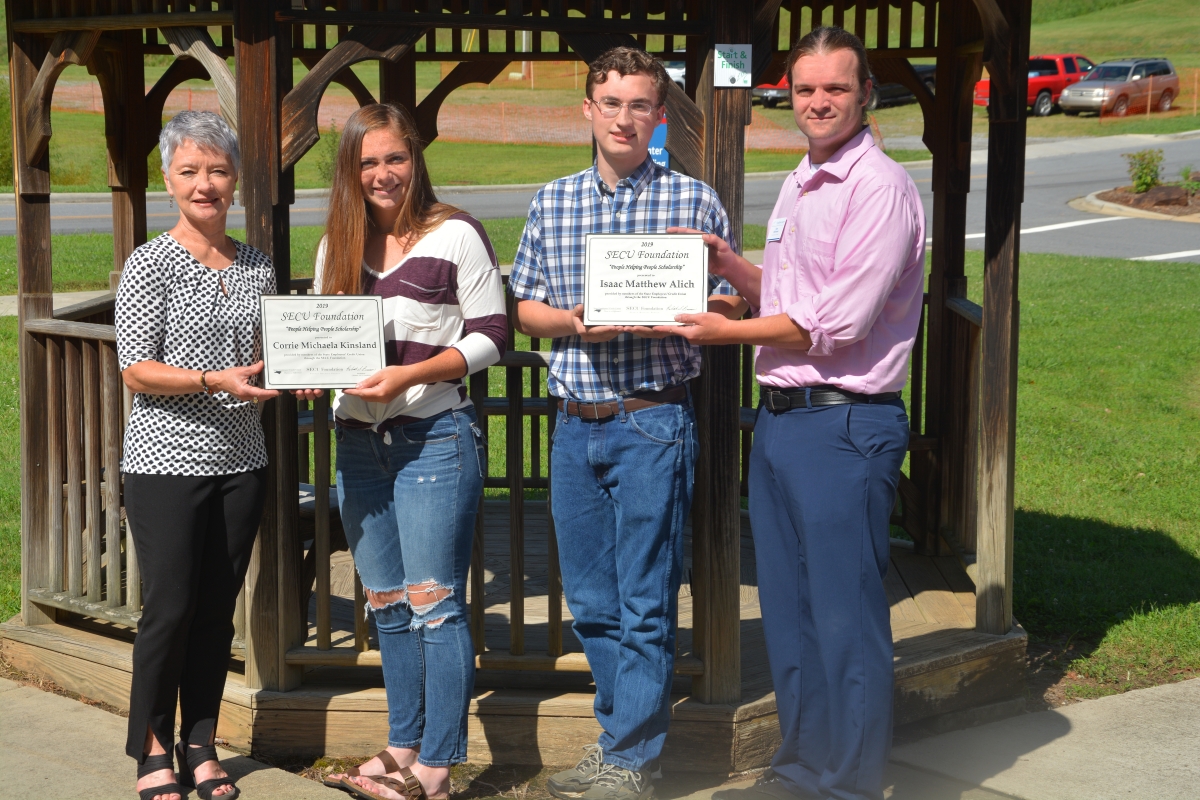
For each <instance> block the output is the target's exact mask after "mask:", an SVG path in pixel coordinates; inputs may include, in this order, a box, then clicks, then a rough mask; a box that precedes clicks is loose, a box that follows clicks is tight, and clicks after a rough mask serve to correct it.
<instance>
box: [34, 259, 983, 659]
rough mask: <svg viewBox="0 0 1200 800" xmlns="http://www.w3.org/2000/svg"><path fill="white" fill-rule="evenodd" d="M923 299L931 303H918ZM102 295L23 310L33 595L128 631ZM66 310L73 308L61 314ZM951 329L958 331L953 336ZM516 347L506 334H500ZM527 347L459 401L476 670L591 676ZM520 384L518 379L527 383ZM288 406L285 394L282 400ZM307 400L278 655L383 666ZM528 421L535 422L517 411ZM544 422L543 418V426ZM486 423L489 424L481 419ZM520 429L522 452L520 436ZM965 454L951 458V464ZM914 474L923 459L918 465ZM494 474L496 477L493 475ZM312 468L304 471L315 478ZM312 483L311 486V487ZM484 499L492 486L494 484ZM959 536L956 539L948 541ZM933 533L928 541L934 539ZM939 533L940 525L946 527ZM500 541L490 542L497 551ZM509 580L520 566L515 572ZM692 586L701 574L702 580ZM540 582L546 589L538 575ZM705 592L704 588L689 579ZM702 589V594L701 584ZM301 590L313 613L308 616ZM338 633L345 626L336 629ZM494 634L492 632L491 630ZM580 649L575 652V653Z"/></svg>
mask: <svg viewBox="0 0 1200 800" xmlns="http://www.w3.org/2000/svg"><path fill="white" fill-rule="evenodd" d="M308 284H309V282H308V281H295V282H294V286H293V290H294V291H301V292H305V291H307V290H308V288H309V287H308ZM926 302H928V297H926ZM947 307H948V309H949V310H950V311H951V312H953V313H951V314H949V315H947V318H948V320H949V325H950V326H952V327H953V328H954V330H953V335H954V337H955V338H956V339H958V340H961V346H960V347H958V348H957V349H956V350H955V351H954V353H953V357H952V359H951V360H952V361H953V363H952V364H951V365H950V366H951V369H950V371H949V373H948V374H949V375H950V378H951V380H952V382H953V383H954V384H955V386H956V388H955V391H956V392H959V393H960V394H961V395H962V398H963V399H962V402H960V403H957V404H956V405H955V407H954V408H952V409H949V416H948V420H949V422H950V425H951V427H952V428H953V429H954V430H955V431H957V433H952V434H951V435H957V436H963V437H966V438H967V442H966V445H965V449H964V451H963V452H965V453H967V454H974V453H976V450H977V442H978V426H979V415H978V409H979V393H978V383H979V330H980V321H981V319H982V312H981V310H980V309H979V306H977V305H975V304H973V303H970V302H969V301H967V300H965V299H963V298H953V299H951V300H950V301H948V302H947ZM111 309H112V296H111V295H109V296H106V297H103V298H99V299H98V300H95V301H90V302H89V303H85V304H80V305H79V306H75V307H72V308H70V309H64V310H63V311H61V312H59V315H58V316H59V317H60V318H56V319H43V320H31V321H29V322H27V323H26V325H25V330H26V332H27V333H30V334H33V335H36V336H38V337H42V338H43V339H44V342H45V353H46V363H45V369H46V380H47V398H46V402H47V405H48V407H49V408H50V409H51V410H52V411H51V413H50V415H49V424H48V426H47V430H46V436H47V439H48V444H49V447H48V451H49V453H50V457H49V459H48V460H47V463H46V465H45V469H46V471H47V479H48V484H49V485H50V486H52V487H54V486H60V487H62V488H61V490H60V492H58V493H55V492H51V495H52V496H51V497H50V498H49V500H48V502H49V510H48V512H49V513H48V520H49V530H48V531H47V539H48V547H47V549H46V552H47V554H48V558H49V565H48V566H49V568H48V573H47V574H48V575H49V582H48V585H46V586H41V587H32V588H30V589H29V590H28V596H29V599H30V600H31V601H32V602H35V603H37V604H39V605H42V606H47V607H51V608H56V609H61V610H64V611H68V612H72V613H76V614H81V615H84V616H87V617H94V618H98V619H102V620H107V621H109V622H116V623H120V624H121V625H124V626H128V627H130V628H136V627H137V622H138V619H139V617H140V615H141V591H140V581H139V572H138V563H137V555H136V552H135V548H134V545H133V541H132V538H131V537H130V536H129V533H128V528H127V526H126V525H125V521H124V510H123V508H122V506H121V493H120V484H119V481H110V480H109V476H114V475H119V470H120V455H121V444H122V437H123V433H124V425H125V420H126V418H127V415H128V407H129V403H130V400H131V396H130V395H129V393H128V392H127V390H126V389H125V387H124V386H123V385H122V383H121V379H120V372H119V369H118V363H117V356H116V334H115V329H114V328H113V327H112V325H111V324H102V322H81V321H77V320H79V319H89V320H98V321H103V322H108V321H110V320H111V313H112V311H111ZM61 317H74V318H75V319H64V318H61ZM960 328H961V330H959V329H960ZM924 334H925V314H924V311H923V313H922V317H921V323H920V327H919V331H918V340H917V345H916V348H915V350H914V356H913V361H912V375H911V382H910V390H909V410H910V415H911V418H912V419H913V423H912V425H913V436H912V442H911V445H910V450H912V455H913V457H914V458H913V462H914V463H913V465H910V470H909V474H908V475H905V476H903V477H902V480H901V491H900V502H899V503H898V507H897V513H896V514H895V515H894V517H893V522H894V523H895V524H899V525H903V526H905V527H906V528H907V529H909V530H910V531H912V532H913V533H914V537H913V538H914V539H915V540H917V542H918V546H919V547H920V546H921V542H922V538H921V537H927V538H926V539H925V545H926V549H928V546H929V541H930V540H934V541H936V539H937V536H936V533H934V532H930V531H928V530H926V525H927V522H926V518H927V516H928V512H929V509H926V508H924V506H923V505H922V504H923V503H924V497H925V495H926V490H927V487H922V486H920V485H919V484H920V480H919V476H917V480H914V479H913V477H912V476H913V475H914V474H915V473H914V467H916V466H917V464H916V462H917V460H918V459H919V458H925V457H927V456H928V455H930V454H929V453H928V451H931V450H940V448H938V442H937V440H935V439H933V438H931V437H928V436H924V435H922V433H921V431H920V418H921V409H922V406H923V402H924V397H923V395H924V372H923V371H924V364H925V357H926V354H925V335H924ZM510 341H514V340H513V339H512V338H510ZM522 342H524V343H527V346H528V347H529V349H518V350H509V351H508V352H506V353H505V354H504V356H503V357H502V359H501V361H500V362H499V363H498V364H497V365H496V366H494V367H492V368H491V369H490V370H484V371H480V372H478V373H476V374H474V375H471V376H470V377H469V378H468V379H467V382H468V387H469V388H468V391H469V396H470V398H471V399H472V401H473V402H474V404H475V407H476V408H477V409H480V410H481V413H480V416H481V418H482V419H484V420H489V421H490V420H493V419H499V420H503V425H502V433H501V434H500V435H502V436H503V437H504V459H503V465H504V467H503V470H499V469H495V468H491V469H489V474H488V476H487V477H486V478H485V488H486V489H490V490H496V489H507V498H503V497H493V498H491V499H485V500H482V501H481V504H480V513H479V516H478V518H477V522H476V529H475V542H474V550H473V555H472V563H471V572H470V577H469V586H470V591H469V595H470V626H471V631H472V635H473V638H474V641H475V645H476V652H477V654H478V655H477V664H478V666H479V668H480V669H484V670H541V671H558V672H587V671H588V669H589V667H588V663H587V659H586V657H585V656H584V654H583V653H582V652H579V649H580V648H578V647H574V648H564V642H563V624H562V621H563V595H562V582H561V575H560V574H559V570H558V552H557V545H556V539H555V536H554V521H553V517H552V515H550V514H549V513H548V512H549V509H548V505H549V500H548V498H549V494H550V492H552V491H553V488H552V486H551V481H550V463H549V447H548V446H547V447H546V450H545V453H543V445H544V443H548V442H549V437H550V436H552V434H553V426H554V415H553V414H551V413H549V412H550V411H551V408H552V407H551V405H550V403H549V400H548V398H547V393H546V387H545V384H544V381H545V379H546V373H547V368H548V357H549V353H548V352H545V351H543V350H542V347H543V346H545V345H546V344H547V343H545V342H543V341H540V340H538V339H532V340H528V339H524V338H522ZM741 355H742V358H743V361H742V369H741V370H740V374H741V386H740V387H739V393H740V400H741V403H742V405H743V408H742V413H741V415H740V420H739V422H740V425H739V427H740V428H741V436H742V447H741V453H742V459H743V465H742V466H743V470H742V473H741V474H742V476H743V493H744V488H745V461H746V457H747V456H748V453H749V448H750V446H751V441H752V427H753V419H754V409H753V408H752V405H753V400H754V395H755V392H754V387H753V380H754V377H753V373H752V370H750V369H748V365H749V363H750V359H751V358H752V357H753V353H752V351H751V350H750V349H749V348H745V349H743V350H742V351H741ZM489 384H492V385H494V386H500V385H502V386H503V387H504V394H503V395H501V396H495V395H494V394H493V389H492V385H489ZM526 387H528V388H526ZM970 387H974V390H973V392H972V391H970ZM284 402H294V401H292V400H290V398H289V399H286V400H284ZM312 405H313V407H312V408H307V407H306V406H307V404H306V403H303V402H301V409H300V412H299V415H298V422H299V425H298V428H297V435H298V436H299V447H298V454H299V460H300V464H299V470H298V474H299V475H300V476H301V478H300V479H301V481H302V484H301V486H300V487H299V489H300V491H299V492H298V494H297V503H298V504H299V519H300V525H301V529H300V536H299V540H300V541H301V542H302V547H303V549H304V559H305V561H304V564H305V570H304V572H303V573H302V576H301V581H300V596H299V597H297V598H296V602H297V605H298V606H299V614H300V619H301V620H303V621H305V622H304V625H305V627H306V629H307V628H308V627H309V626H310V625H311V628H312V630H313V631H314V632H315V636H314V637H312V638H310V639H309V641H308V642H306V643H304V644H300V645H298V646H292V647H290V648H287V649H286V652H285V653H284V654H283V656H284V661H285V663H286V664H288V665H291V666H296V667H304V666H322V665H323V666H343V667H345V666H377V665H378V664H379V663H380V656H379V652H378V650H377V649H376V648H374V647H373V646H372V641H371V636H370V629H369V622H368V619H367V616H366V613H365V598H364V593H363V590H362V586H361V584H360V583H359V582H358V579H357V574H355V576H354V599H353V608H354V619H353V625H352V628H353V630H352V643H346V642H338V643H336V644H335V642H334V632H335V627H334V625H335V621H334V618H333V617H334V615H333V613H332V607H333V603H334V594H333V587H332V586H331V573H332V568H333V560H332V559H333V554H334V553H335V552H336V551H338V550H342V549H345V548H346V544H345V537H344V534H343V533H342V531H341V524H340V516H339V515H338V513H337V500H336V493H335V492H333V491H332V486H333V471H332V467H333V463H332V462H333V454H332V445H331V436H330V433H331V427H332V415H331V413H330V398H329V396H328V395H325V396H322V397H319V398H318V399H317V400H315V401H314V402H313V404H312ZM526 418H528V419H529V421H530V425H529V428H528V429H526V427H525V420H526ZM543 418H546V423H545V426H544V427H543V423H542V420H543ZM487 427H492V426H487V425H485V429H486V428H487ZM527 439H528V445H529V448H528V457H527V456H526V452H527V451H526V444H527V442H526V440H527ZM959 461H961V463H959ZM959 461H956V462H955V463H953V464H947V465H946V467H947V469H945V470H944V471H943V475H944V484H945V485H944V486H943V487H942V501H943V503H945V504H946V505H945V508H948V509H950V511H951V512H952V517H951V519H952V521H953V522H955V523H956V524H954V525H953V526H952V527H953V529H954V531H950V532H949V533H950V535H949V536H948V537H947V538H948V540H949V541H951V542H952V544H953V545H954V546H955V548H956V549H957V550H958V551H959V555H960V556H962V557H964V559H965V560H967V561H968V562H971V561H973V552H974V549H975V547H974V545H975V542H974V535H973V534H974V525H975V516H976V511H975V509H976V501H975V495H976V492H975V491H974V483H975V481H976V474H977V464H976V461H977V459H976V458H973V457H971V456H970V455H968V456H965V457H962V458H960V459H959ZM917 471H918V472H919V469H918V470H917ZM497 473H498V474H497ZM310 475H311V478H310V477H309V476H310ZM309 480H311V481H312V483H311V484H309V483H307V482H308V481H309ZM530 489H532V490H545V492H546V496H547V500H546V501H541V500H537V501H530V502H535V503H539V504H540V503H542V502H545V503H546V505H547V508H546V510H545V511H544V512H542V511H541V510H540V509H539V510H538V511H539V513H544V514H545V520H546V529H545V533H544V534H542V533H541V532H540V531H539V532H538V534H537V535H545V536H546V542H545V548H546V566H545V574H544V575H542V574H537V575H533V574H529V571H528V563H527V559H526V545H527V543H528V542H530V541H532V540H530V539H529V536H530V535H531V534H530V533H529V531H527V526H526V522H527V519H528V518H529V515H528V512H529V510H530V509H529V507H528V506H529V503H528V502H527V500H526V490H530ZM489 494H495V492H490V493H489ZM495 503H504V504H506V506H507V509H506V510H507V522H508V524H507V549H508V565H507V569H508V571H509V575H508V579H509V581H508V582H509V587H508V597H507V600H506V601H505V602H506V603H507V615H508V629H509V630H508V637H507V639H508V641H507V643H506V644H507V646H506V647H505V646H497V647H492V648H489V647H488V645H487V641H486V639H487V637H486V636H485V630H484V621H485V610H486V605H485V568H484V549H485V542H484V539H485V526H486V524H487V520H486V517H487V511H486V510H485V508H486V507H487V506H488V505H489V504H491V513H492V518H493V519H495V518H496V512H497V507H496V505H495ZM955 531H957V535H955ZM931 533H934V535H933V536H930V534H931ZM942 533H946V531H943V532H942ZM494 545H495V543H494V541H493V547H494ZM514 576H521V577H520V578H516V577H514ZM693 579H694V580H700V581H703V576H702V575H700V574H697V575H694V576H693ZM528 582H532V583H534V584H537V585H539V592H540V586H544V587H545V594H546V622H547V623H548V631H547V636H546V639H545V647H544V649H543V648H542V647H541V646H539V647H537V648H536V649H531V648H530V646H529V644H528V643H527V641H526V636H525V628H526V618H527V613H526V608H525V606H526V602H525V601H526V592H525V586H526V583H528ZM543 582H544V583H543ZM697 588H698V589H700V588H701V587H697ZM701 590H702V589H701ZM310 598H313V600H312V602H313V605H314V607H315V613H314V614H312V618H311V620H310V614H309V604H310ZM237 616H238V619H237V620H235V628H236V630H237V637H238V639H237V641H236V642H235V651H244V643H243V641H242V636H243V631H244V629H245V624H244V619H242V617H243V616H244V602H240V603H239V607H238V611H237ZM342 632H343V634H345V633H346V631H344V630H343V631H342ZM492 633H493V641H495V631H494V630H493V632H492ZM571 650H574V652H571ZM704 669H705V665H704V663H703V656H702V653H699V654H698V653H687V652H685V653H682V654H681V657H680V658H678V659H677V661H676V673H677V674H681V675H691V676H699V675H702V674H703V673H704Z"/></svg>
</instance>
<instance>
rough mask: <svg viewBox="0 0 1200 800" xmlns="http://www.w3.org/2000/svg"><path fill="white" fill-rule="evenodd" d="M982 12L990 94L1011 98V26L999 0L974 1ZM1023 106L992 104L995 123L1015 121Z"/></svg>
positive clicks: (984, 57)
mask: <svg viewBox="0 0 1200 800" xmlns="http://www.w3.org/2000/svg"><path fill="white" fill-rule="evenodd" d="M974 1H975V7H976V8H977V9H978V11H979V19H980V21H981V22H982V23H983V60H984V62H986V63H987V65H988V74H989V76H990V77H991V81H992V92H991V95H992V97H993V98H995V97H1001V98H1003V97H1008V96H1009V94H1010V92H1009V89H1010V87H1009V85H1008V81H1009V74H1010V72H1011V69H1010V66H1011V65H1010V64H1009V58H1010V56H1011V53H1012V46H1011V43H1010V41H1009V40H1010V39H1011V38H1012V27H1011V26H1010V25H1009V24H1008V19H1007V18H1006V17H1005V16H1004V12H1003V11H1001V10H1000V6H998V5H997V4H996V0H974ZM1019 110H1020V109H1016V108H1008V107H1005V104H1004V103H992V104H991V105H990V106H989V113H990V114H991V115H992V119H993V120H995V121H996V122H1006V121H1015V120H1016V119H1017V115H1018V111H1019Z"/></svg>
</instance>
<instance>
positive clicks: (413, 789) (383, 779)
mask: <svg viewBox="0 0 1200 800" xmlns="http://www.w3.org/2000/svg"><path fill="white" fill-rule="evenodd" d="M394 771H395V772H399V773H400V777H402V778H403V779H404V780H403V781H398V780H396V779H395V778H389V777H387V776H386V775H381V776H378V777H376V776H374V775H363V776H362V777H364V778H367V779H369V780H371V781H374V782H375V783H378V784H379V785H380V786H386V787H387V788H389V789H391V790H392V791H393V792H395V793H396V794H398V795H400V796H401V797H404V798H407V800H429V798H428V797H427V796H426V795H425V788H424V787H423V786H421V782H420V781H419V780H417V776H416V775H413V773H412V770H411V769H409V768H408V767H400V768H399V769H397V770H394ZM341 786H342V788H343V789H345V790H346V791H348V792H350V794H352V795H354V796H355V797H359V798H362V800H388V799H387V798H385V797H382V796H380V795H377V794H375V793H374V792H370V791H367V790H366V789H364V788H362V787H361V786H359V785H358V784H356V783H353V782H351V781H350V780H348V779H345V778H343V779H342V784H341Z"/></svg>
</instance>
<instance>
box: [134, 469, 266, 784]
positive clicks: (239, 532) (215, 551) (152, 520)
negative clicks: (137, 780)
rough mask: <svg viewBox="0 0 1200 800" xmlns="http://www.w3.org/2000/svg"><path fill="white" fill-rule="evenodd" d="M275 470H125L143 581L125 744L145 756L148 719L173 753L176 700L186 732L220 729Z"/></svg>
mask: <svg viewBox="0 0 1200 800" xmlns="http://www.w3.org/2000/svg"><path fill="white" fill-rule="evenodd" d="M266 473H267V470H266V468H265V467H264V468H262V469H258V470H254V471H253V472H240V473H236V474H233V475H214V476H204V477H192V476H187V475H138V474H133V473H129V474H126V475H125V476H124V477H125V511H126V514H127V515H128V518H129V529H130V531H131V532H132V534H133V541H134V545H135V546H136V548H137V557H138V563H139V565H140V566H141V572H142V587H143V602H142V618H141V621H140V622H139V623H138V632H137V638H136V639H135V640H134V643H133V686H132V688H131V690H130V697H129V737H128V739H127V740H126V743H125V752H126V753H128V754H129V755H130V756H132V757H133V758H136V759H137V760H138V763H139V764H140V763H142V761H143V759H144V758H145V755H144V754H145V751H146V747H145V745H146V727H147V726H149V727H150V730H151V731H152V732H153V733H154V736H155V738H156V739H158V741H159V743H160V744H162V745H163V747H165V748H166V749H167V752H170V751H171V747H172V746H173V745H174V742H175V701H176V698H178V700H179V709H180V713H181V714H182V717H183V719H182V720H181V721H180V739H181V740H183V741H185V742H187V743H189V744H200V745H203V744H208V743H209V741H210V740H211V739H212V737H213V734H214V732H215V730H216V726H217V715H218V713H219V712H220V710H221V694H222V691H223V690H224V687H225V673H226V671H227V670H228V668H229V645H230V643H231V642H232V641H233V609H234V605H235V604H236V602H237V595H238V591H239V590H240V589H241V586H242V580H243V579H244V578H245V577H246V567H247V566H248V565H249V562H250V551H251V549H252V548H253V546H254V537H255V534H256V533H257V532H258V523H259V519H260V518H261V516H262V509H263V498H264V496H265V493H266Z"/></svg>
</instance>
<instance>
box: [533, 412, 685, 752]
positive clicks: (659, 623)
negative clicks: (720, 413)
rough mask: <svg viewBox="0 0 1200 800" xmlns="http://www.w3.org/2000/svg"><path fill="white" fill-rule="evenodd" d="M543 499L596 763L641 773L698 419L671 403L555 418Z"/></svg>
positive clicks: (662, 676) (669, 657) (654, 738)
mask: <svg viewBox="0 0 1200 800" xmlns="http://www.w3.org/2000/svg"><path fill="white" fill-rule="evenodd" d="M553 447H554V450H553V459H552V461H551V476H552V485H553V490H552V492H551V497H552V504H553V512H554V527H555V530H556V531H557V534H558V553H559V562H560V563H561V566H562V579H563V592H564V594H565V595H566V598H567V605H568V607H569V608H570V609H571V614H572V615H573V616H574V617H575V623H574V626H573V627H574V631H575V635H576V636H578V637H579V640H580V641H581V642H582V643H583V649H584V652H585V653H586V654H587V658H588V663H589V664H590V665H591V668H592V676H593V678H594V679H595V681H596V703H595V711H596V720H597V721H598V722H599V723H600V727H601V728H603V732H602V733H601V734H600V739H599V744H600V746H601V747H602V748H604V761H605V763H608V764H615V765H617V766H619V767H624V768H625V769H632V770H640V769H642V768H644V767H646V766H647V765H648V764H650V763H651V762H653V761H655V760H656V759H657V758H658V756H659V753H661V752H662V746H663V740H664V739H665V738H666V735H667V725H668V723H669V722H670V716H671V704H670V697H671V682H672V679H673V673H674V666H675V621H676V620H675V609H676V603H677V598H678V595H679V581H680V573H681V571H682V564H683V523H684V521H685V520H686V519H687V516H688V511H689V510H690V508H691V505H692V475H693V469H694V467H695V463H696V448H697V440H696V418H695V414H694V413H693V411H692V408H691V406H690V404H675V403H668V404H664V405H660V406H654V407H651V408H645V409H641V410H638V411H634V412H631V413H623V414H620V415H619V416H615V417H611V418H609V419H607V420H602V421H589V420H582V419H580V418H579V417H572V416H568V415H567V414H564V413H562V412H559V414H558V420H557V425H556V426H555V429H554V444H553Z"/></svg>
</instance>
